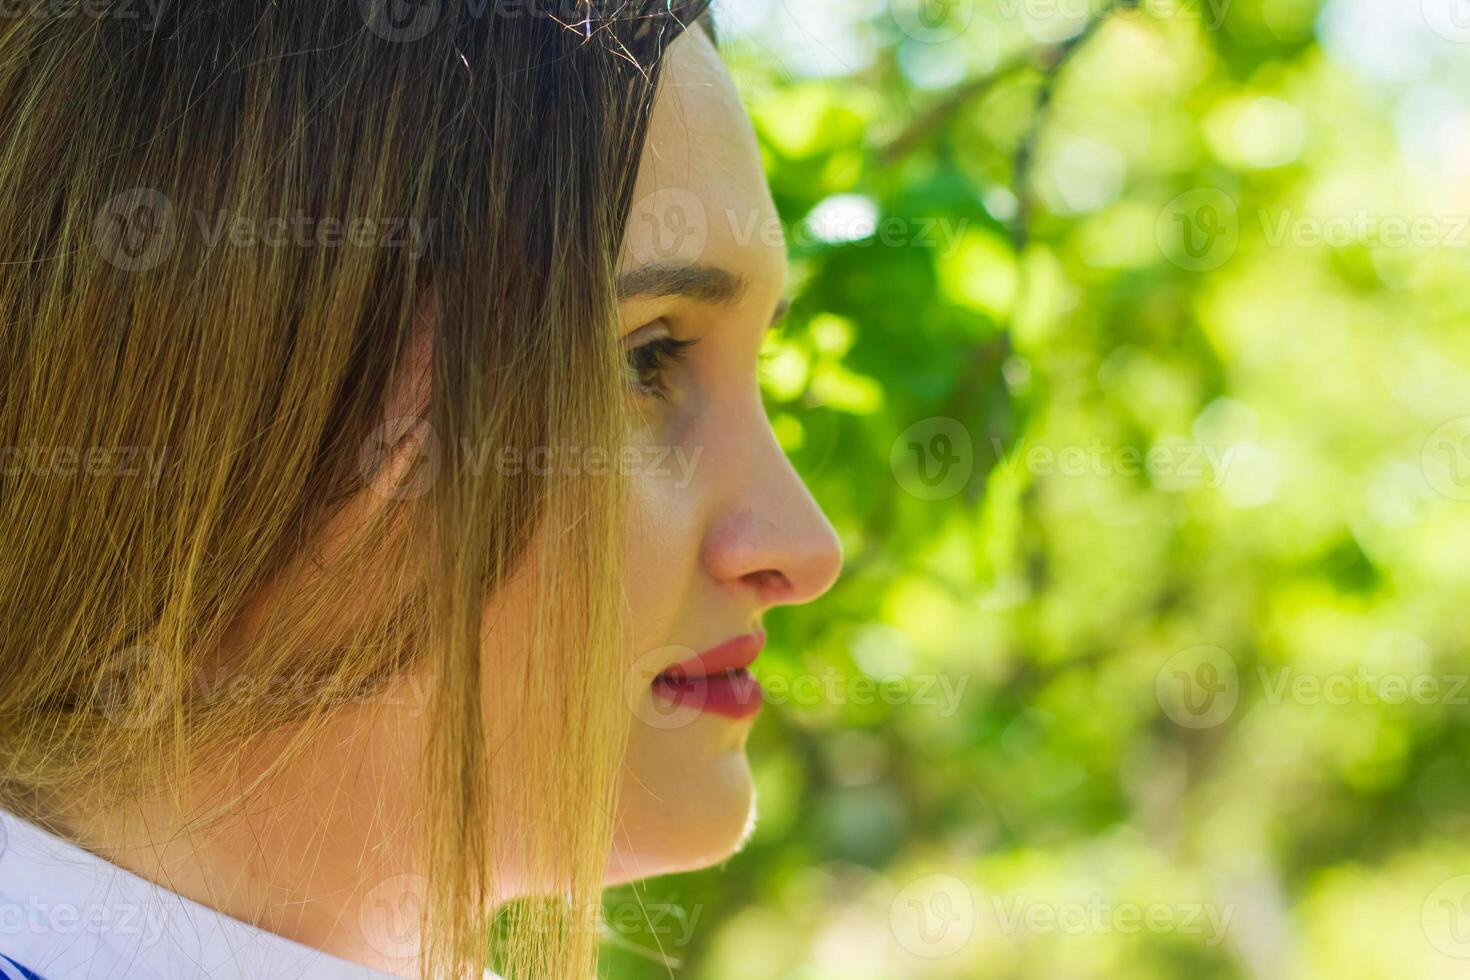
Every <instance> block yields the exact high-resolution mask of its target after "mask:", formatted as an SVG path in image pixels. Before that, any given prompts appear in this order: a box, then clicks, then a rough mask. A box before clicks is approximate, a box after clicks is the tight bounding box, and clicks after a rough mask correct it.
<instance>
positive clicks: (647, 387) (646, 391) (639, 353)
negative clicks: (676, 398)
mask: <svg viewBox="0 0 1470 980" xmlns="http://www.w3.org/2000/svg"><path fill="white" fill-rule="evenodd" d="M697 343H699V341H697V340H677V339H675V338H673V337H669V336H663V337H657V338H655V339H653V340H650V341H648V342H647V343H645V344H639V345H638V346H637V347H633V348H630V349H629V350H628V386H629V387H630V388H632V389H633V390H634V391H635V392H637V393H638V394H640V395H649V396H651V397H654V398H667V397H668V393H669V389H668V384H667V379H666V378H665V376H664V374H665V372H666V371H667V370H668V369H669V368H670V367H672V366H673V365H674V364H676V363H678V362H679V361H681V360H683V359H684V357H685V356H686V355H687V354H688V353H689V348H691V347H693V346H694V345H695V344H697Z"/></svg>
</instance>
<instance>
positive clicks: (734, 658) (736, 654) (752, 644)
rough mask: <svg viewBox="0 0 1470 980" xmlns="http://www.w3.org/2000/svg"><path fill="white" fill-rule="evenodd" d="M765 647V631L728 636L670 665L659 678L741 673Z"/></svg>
mask: <svg viewBox="0 0 1470 980" xmlns="http://www.w3.org/2000/svg"><path fill="white" fill-rule="evenodd" d="M765 645H766V634H765V631H764V630H752V631H751V632H749V633H742V634H740V635H739V636H735V637H731V638H730V639H728V640H726V641H725V642H723V643H721V644H719V645H717V646H712V647H710V648H709V649H708V650H705V651H704V652H703V653H696V654H695V655H694V656H692V657H690V658H689V659H688V660H681V661H679V662H678V663H676V664H670V665H669V666H668V667H665V668H664V669H663V671H662V672H661V673H660V674H659V676H660V677H663V676H665V675H673V676H675V677H682V678H690V677H709V676H710V675H712V674H721V673H724V672H726V671H730V670H744V669H745V668H746V667H749V666H750V665H751V664H752V663H753V662H754V661H755V658H756V657H758V656H760V652H761V648H762V647H764V646H765Z"/></svg>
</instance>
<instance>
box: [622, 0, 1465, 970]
mask: <svg viewBox="0 0 1470 980" xmlns="http://www.w3.org/2000/svg"><path fill="white" fill-rule="evenodd" d="M1438 2H1439V0H1425V2H1424V4H1423V5H1422V6H1423V8H1424V9H1423V11H1422V12H1421V11H1420V10H1419V9H1418V8H1419V7H1420V6H1421V5H1420V4H1419V3H1417V2H1415V3H1408V4H1383V3H1375V2H1374V0H1330V2H1319V0H1172V2H1164V0H1156V2H1139V3H1136V4H1122V5H1119V9H1116V10H1114V11H1113V12H1112V13H1111V14H1109V15H1108V16H1107V17H1106V18H1105V21H1106V22H1104V23H1101V24H1100V26H1096V29H1095V30H1092V31H1091V33H1090V34H1089V33H1087V25H1088V23H1089V22H1090V20H1095V19H1096V15H1097V12H1098V11H1099V10H1101V9H1102V5H1101V4H1089V3H1085V2H1082V0H1077V2H1071V3H1069V2H1066V0H947V3H946V2H945V0H892V2H891V3H889V4H884V3H878V2H870V0H850V2H844V3H834V4H833V5H831V6H830V8H829V7H827V5H810V7H801V8H797V7H795V6H794V5H788V4H786V3H783V2H780V0H764V2H760V3H757V2H755V0H751V7H752V9H750V10H744V11H743V12H735V11H733V9H732V10H731V11H729V12H728V19H729V20H730V21H732V22H733V26H734V29H733V30H729V31H727V32H726V33H727V35H729V38H730V40H729V42H728V59H729V61H730V63H731V65H732V68H733V70H734V71H735V73H736V75H737V79H738V81H739V82H740V84H741V86H742V89H743V90H744V91H745V93H746V96H747V98H748V101H749V104H750V108H751V113H752V117H753V119H754V121H755V124H756V128H757V131H758V134H759V136H760V138H761V142H762V147H763V152H764V154H765V157H766V162H767V165H768V169H769V172H770V175H771V184H772V188H773V192H774V194H775V198H776V201H777V204H778V207H779V209H780V211H781V214H782V217H783V221H784V222H785V223H786V224H787V226H788V229H794V230H798V231H800V230H802V229H805V231H806V232H807V233H805V234H796V235H793V236H791V237H792V239H793V244H792V260H793V268H792V295H793V306H792V310H791V313H790V315H789V316H788V318H787V322H786V324H785V325H784V327H783V329H782V330H781V331H780V334H779V336H778V337H775V338H774V339H773V340H772V342H771V344H770V347H769V350H768V352H767V356H766V358H765V361H764V364H763V368H762V370H763V372H764V377H765V387H766V395H767V401H768V406H769V409H770V412H771V415H772V418H773V422H774V425H775V427H776V431H777V433H778V436H779V437H780V439H781V441H782V444H783V445H784V446H785V447H786V448H787V450H788V451H789V452H790V453H791V455H792V457H793V459H794V461H795V463H796V465H797V467H798V469H799V470H800V471H801V472H802V474H803V475H804V476H805V477H806V479H807V480H808V482H809V483H810V485H811V486H812V488H813V491H814V493H815V495H816V496H817V498H818V499H819V500H820V501H821V502H822V504H823V506H824V507H825V508H826V509H827V511H828V513H829V515H830V516H831V517H832V519H833V522H834V524H835V525H836V526H837V527H838V529H839V531H840V533H841V535H842V537H843V540H844V543H845V547H846V550H847V557H848V564H847V571H846V573H845V574H844V577H843V580H842V581H841V582H840V583H839V585H838V586H837V587H836V588H835V589H834V591H833V592H832V593H831V594H830V595H829V596H827V597H826V598H824V599H823V600H822V601H821V602H819V603H818V604H816V605H814V606H811V607H807V608H801V609H793V610H787V611H782V612H780V613H778V614H775V615H773V616H772V617H771V623H770V625H771V631H772V632H771V636H772V642H771V648H770V650H769V651H768V653H767V654H766V655H765V656H764V657H763V659H762V662H761V664H760V665H759V666H760V668H761V672H762V677H763V679H766V680H770V681H774V682H776V683H775V685H774V686H775V687H776V688H778V689H779V690H781V691H783V692H786V693H787V694H788V695H790V696H788V697H787V698H786V700H785V702H784V703H780V704H773V705H772V706H771V708H770V710H768V711H767V712H766V714H765V715H764V716H763V718H762V720H761V722H760V724H759V726H758V727H757V729H756V732H755V735H754V738H753V740H752V745H751V753H752V757H753V759H754V760H755V765H756V769H757V780H758V784H759V789H760V796H761V809H762V820H761V823H760V824H759V826H758V827H757V828H756V829H755V831H754V835H753V837H752V839H751V842H750V844H749V846H748V847H747V848H746V850H745V851H744V852H743V853H742V854H740V855H739V856H737V857H735V858H734V859H732V860H731V861H730V862H729V863H728V864H727V866H725V867H723V868H720V869H714V870H712V871H709V872H705V873H700V874H696V875H686V876H680V877H677V878H672V879H665V880H659V881H654V882H649V883H645V884H644V885H641V886H638V887H637V888H636V889H623V890H620V891H619V892H618V893H617V894H614V895H612V896H610V901H612V902H618V901H626V900H627V897H628V893H630V892H635V891H636V893H637V894H638V895H639V896H641V898H640V900H642V901H657V902H666V903H670V904H674V905H677V906H679V907H681V908H683V909H685V910H699V912H700V913H701V915H700V918H699V920H698V923H699V924H698V927H697V928H696V929H694V930H692V931H691V933H690V936H689V940H688V942H687V944H684V945H682V946H680V947H679V948H678V949H673V950H670V949H668V948H667V945H668V944H667V943H664V944H663V945H664V946H665V952H668V953H670V954H671V955H672V956H674V957H675V958H677V959H678V960H679V961H681V962H682V963H684V964H685V966H683V967H682V968H680V969H679V970H676V971H675V973H676V975H682V976H687V977H691V978H699V980H706V978H708V980H723V978H728V977H741V978H742V980H766V978H770V980H776V978H782V980H827V978H833V980H838V978H840V980H853V978H864V977H872V978H882V980H898V978H908V977H925V978H929V977H952V978H957V980H959V978H963V980H979V978H990V977H996V978H1001V977H1028V978H1029V977H1059V976H1065V977H1073V978H1082V977H1099V978H1104V977H1119V976H1126V977H1130V978H1132V977H1139V978H1148V977H1183V976H1188V977H1253V976H1261V977H1272V978H1276V977H1301V978H1308V977H1320V976H1332V977H1336V978H1360V977H1361V978H1378V977H1401V976H1424V977H1429V976H1444V977H1450V976H1463V975H1465V974H1466V972H1467V971H1470V915H1467V914H1465V910H1466V909H1467V908H1470V906H1467V905H1466V898H1467V897H1470V878H1465V879H1462V878H1460V877H1458V876H1460V875H1462V874H1464V873H1465V872H1466V871H1470V863H1467V860H1466V858H1467V854H1470V846H1467V841H1470V775H1467V772H1466V760H1467V757H1470V718H1467V704H1470V684H1467V683H1466V682H1465V681H1466V676H1467V674H1470V658H1467V656H1466V652H1467V651H1466V636H1467V635H1470V604H1467V603H1466V601H1465V596H1466V595H1467V594H1470V589H1467V586H1470V562H1467V561H1466V556H1467V555H1470V423H1467V422H1463V421H1462V420H1464V419H1466V417H1470V332H1467V331H1465V330H1464V329H1463V326H1464V321H1465V317H1466V313H1467V311H1470V298H1467V297H1470V292H1467V290H1465V288H1464V284H1465V283H1466V281H1467V279H1466V273H1467V271H1470V261H1467V256H1470V231H1465V230H1463V229H1462V228H1461V227H1460V226H1461V224H1464V225H1465V226H1466V227H1470V220H1466V219H1465V218H1464V216H1465V215H1466V214H1470V190H1467V188H1470V181H1467V180H1466V179H1465V178H1466V177H1467V176H1470V165H1467V156H1470V154H1467V150H1466V148H1467V147H1470V100H1467V99H1466V98H1465V97H1464V96H1463V94H1462V93H1463V92H1464V91H1466V90H1465V88H1464V85H1463V83H1464V82H1465V81H1466V80H1467V75H1470V45H1466V44H1464V43H1459V42H1458V41H1457V40H1455V35H1453V33H1452V32H1449V31H1448V30H1447V29H1446V28H1445V26H1444V25H1445V23H1448V22H1447V21H1444V19H1443V18H1442V17H1439V15H1438V14H1436V13H1435V10H1437V9H1438V8H1434V4H1435V3H1438ZM818 8H821V9H818ZM1390 8H1392V9H1390ZM1431 8H1434V9H1431ZM1084 37H1085V41H1083V40H1080V39H1082V38H1084ZM885 223H886V224H885ZM885 227H886V229H887V230H886V232H885ZM1416 228H1417V229H1418V231H1417V232H1416V231H1415V229H1416ZM946 419H952V420H955V422H956V423H957V424H958V425H960V426H961V427H962V428H963V430H964V434H965V435H967V436H968V449H966V450H965V451H964V453H960V451H959V450H958V449H957V448H956V447H958V446H960V445H961V442H960V441H959V440H956V439H954V438H947V439H937V437H938V436H941V435H944V434H945V433H946V432H948V431H949V430H946V429H945V428H944V426H945V425H947V424H948V423H943V422H942V420H946ZM936 420H941V421H936ZM949 434H950V435H953V433H952V432H951V433H949ZM960 456H964V457H965V458H963V459H961V458H959V457H960ZM946 464H952V465H953V466H963V467H964V468H965V469H964V473H963V474H962V477H961V478H960V479H958V480H955V479H953V478H952V476H951V474H952V473H953V472H956V471H954V470H947V471H945V470H943V467H944V466H945V465H946ZM925 479H928V480H929V481H930V482H929V483H925V482H923V481H924V480H925ZM915 480H918V481H920V482H919V483H915V482H913V481H915ZM945 481H948V482H945ZM951 482H952V483H954V484H955V485H954V486H953V487H952V488H950V487H949V483H951ZM906 485H907V486H908V489H906ZM925 486H931V487H941V488H942V489H943V490H944V494H943V495H942V496H939V497H938V498H937V499H936V497H935V494H934V493H929V492H927V491H925V490H924V489H923V488H924V487H925ZM1199 649H1208V650H1211V651H1218V653H1209V654H1207V655H1203V654H1198V653H1196V652H1194V651H1197V650H1199ZM1206 668H1209V669H1206ZM824 678H825V679H826V680H823V679H824ZM803 681H807V682H810V684H811V691H812V692H814V693H812V694H811V695H810V696H796V692H797V691H799V690H800V689H801V684H802V682H803ZM862 692H872V693H871V696H865V695H863V694H862ZM885 692H886V693H885ZM946 692H948V693H946ZM1222 699H1223V700H1222ZM1191 706H1193V707H1191ZM1191 711H1194V712H1197V713H1195V714H1189V712H1191ZM1181 712H1184V713H1183V714H1181ZM1181 720H1182V721H1183V722H1185V723H1181ZM935 876H940V877H937V878H936V877H935ZM966 903H968V904H966ZM1212 915H1213V916H1214V921H1216V922H1223V923H1224V925H1223V926H1221V927H1220V928H1219V929H1217V930H1214V931H1212V930H1211V928H1210V927H1209V925H1208V923H1209V922H1210V921H1211V916H1212ZM1462 920H1463V921H1462ZM962 926H963V927H967V928H968V932H967V933H965V936H964V937H963V939H962V941H959V942H958V943H956V942H955V941H953V940H954V937H956V936H959V935H960V933H959V932H957V931H955V930H959V929H961V927H962ZM628 931H629V932H630V933H633V934H630V935H620V936H619V939H620V942H618V943H616V944H613V945H614V946H615V947H617V948H612V949H610V953H609V969H610V973H611V975H612V976H615V977H620V978H622V977H663V976H668V975H669V967H667V966H666V965H663V964H662V963H661V962H660V961H659V960H658V959H657V957H654V958H649V957H647V956H645V955H641V954H634V953H630V952H628V951H627V950H626V949H624V948H622V947H626V946H628V945H630V944H631V945H635V946H642V947H644V948H650V947H652V946H657V945H659V943H658V942H657V941H656V940H658V939H659V937H658V936H656V935H641V936H640V935H637V934H636V933H637V932H638V930H636V929H631V930H628ZM925 937H927V938H925Z"/></svg>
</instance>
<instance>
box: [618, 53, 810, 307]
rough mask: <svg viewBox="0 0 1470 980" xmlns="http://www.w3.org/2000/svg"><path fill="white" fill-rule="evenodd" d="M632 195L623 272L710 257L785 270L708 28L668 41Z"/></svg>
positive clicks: (745, 125)
mask: <svg viewBox="0 0 1470 980" xmlns="http://www.w3.org/2000/svg"><path fill="white" fill-rule="evenodd" d="M633 202H634V203H633V209H632V212H631V214H630V215H629V222H628V230H627V235H626V240H625V243H624V249H623V255H622V258H621V263H620V265H621V269H622V270H624V271H626V270H628V269H631V268H635V267H638V266H643V265H650V264H705V265H716V266H721V267H725V268H729V269H731V270H732V271H735V272H737V273H739V274H740V275H741V276H742V278H750V279H754V280H761V279H766V278H769V277H771V276H772V275H774V276H776V278H778V279H779V278H780V276H781V275H782V273H783V271H784V268H785V264H786V247H785V240H784V237H783V236H782V235H781V230H780V224H779V221H778V219H777V216H776V211H775V206H774V205H773V204H772V202H771V195H770V190H769V188H768V187H767V185H766V178H765V173H764V171H763V170H762V167H761V157H760V150H759V148H758V146H757V143H756V139H755V133H754V131H753V129H752V128H751V124H750V120H749V118H748V117H747V116H746V113H745V108H744V106H743V105H741V103H740V98H739V95H738V94H737V93H736V90H735V85H734V82H733V81H732V80H731V78H730V73H729V72H728V71H727V70H726V68H725V65H724V63H723V61H721V59H720V56H719V53H718V51H716V49H715V46H714V44H713V43H712V42H711V41H710V39H709V37H708V36H707V35H706V34H705V32H704V31H701V30H691V31H689V32H687V33H685V34H683V35H681V36H680V37H679V39H678V40H676V41H675V42H674V43H673V44H672V45H671V46H670V48H669V51H668V54H667V56H666V60H665V63H664V70H663V75H662V78H661V81H660V85H659V92H658V96H657V98H656V99H655V102H654V108H653V114H652V117H651V119H650V123H649V131H648V141H647V143H646V144H645V146H644V149H643V157H642V162H641V164H640V166H639V170H638V179H637V183H636V186H635V189H634V195H633Z"/></svg>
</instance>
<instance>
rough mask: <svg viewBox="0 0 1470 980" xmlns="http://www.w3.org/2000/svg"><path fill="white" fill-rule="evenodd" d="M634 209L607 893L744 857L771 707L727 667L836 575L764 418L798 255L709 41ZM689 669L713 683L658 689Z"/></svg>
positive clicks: (677, 64)
mask: <svg viewBox="0 0 1470 980" xmlns="http://www.w3.org/2000/svg"><path fill="white" fill-rule="evenodd" d="M634 202H635V203H634V206H633V211H632V214H631V215H630V217H629V222H628V228H627V234H626V238H625V242H624V249H623V255H622V258H621V262H620V270H619V272H620V275H619V287H620V288H619V292H620V295H621V297H622V302H621V314H622V326H623V331H624V345H625V348H627V349H628V350H629V351H630V370H631V371H632V372H633V374H634V377H633V379H632V383H633V387H634V392H633V394H632V395H631V396H630V397H632V398H634V399H636V401H637V404H638V409H639V411H638V413H637V414H638V417H639V422H638V424H637V425H636V427H635V434H634V440H633V445H634V447H636V448H637V449H639V450H640V452H639V453H638V454H637V455H638V458H639V459H640V460H641V462H642V463H643V464H645V465H640V466H639V467H638V469H639V472H637V474H636V475H635V476H634V478H633V492H632V496H631V502H630V512H629V514H628V525H627V527H628V544H627V566H626V567H627V569H628V600H629V604H630V610H631V614H632V615H631V620H632V624H633V630H634V634H633V637H632V652H633V654H634V658H635V662H634V663H633V664H632V666H631V667H630V679H629V684H628V691H627V695H628V700H629V705H630V707H631V708H632V710H633V712H634V714H635V716H636V718H635V722H634V727H633V734H632V743H631V746H630V751H629V754H628V757H627V765H626V769H625V776H624V781H623V783H624V784H623V794H622V799H623V814H622V818H623V819H622V828H621V832H620V834H619V837H618V840H617V850H616V851H615V854H614V865H613V868H612V876H613V877H614V878H615V879H627V878H636V877H639V876H642V875H647V874H652V873H661V872H665V871H671V870H679V869H685V868H690V867H698V866H701V865H704V864H709V863H712V862H715V861H718V860H720V859H722V858H724V857H725V856H727V855H728V854H729V853H730V852H731V851H732V850H733V849H734V848H735V847H736V846H738V844H739V842H740V840H741V837H742V835H743V834H744V832H745V830H746V828H747V825H748V823H749V819H750V815H751V802H752V787H751V781H750V772H749V768H748V765H747V762H746V758H745V740H746V736H747V734H748V733H749V731H750V728H751V725H752V723H753V721H754V715H755V712H756V711H758V710H759V705H760V700H759V698H760V695H759V689H758V688H755V687H754V686H753V682H750V681H749V680H748V675H746V674H744V673H743V672H741V671H738V670H737V671H736V672H735V673H734V674H733V675H731V674H724V675H722V674H721V668H730V667H737V668H738V667H739V666H740V665H741V664H743V663H745V662H747V661H748V660H749V659H750V658H751V657H753V656H754V655H755V654H756V653H757V652H758V650H759V639H760V623H761V616H762V614H763V613H764V612H765V611H766V610H767V609H770V608H771V607H773V606H777V605H782V604H790V603H802V602H808V601H810V600H812V599H814V598H816V597H817V596H819V595H821V594H822V593H823V592H825V591H826V590H827V588H828V587H829V586H831V584H832V582H833V580H834V579H836V577H837V573H838V570H839V568H840V566H841V550H840V546H839V544H838V541H837V537H836V534H835V533H834V531H833V529H832V527H831V525H830V524H829V523H828V522H827V519H826V518H825V516H824V515H823V514H822V512H821V510H820V509H819V508H818V506H817V505H816V503H815V502H814V501H813V500H812V497H811V495H810V494H809V493H808V492H807V489H806V487H805V486H804V485H803V484H802V482H801V480H800V478H799V477H798V476H797V475H796V473H795V471H794V470H793V469H792V467H791V464H790V463H789V461H788V460H787V459H786V456H785V455H784V453H783V452H782V450H781V448H780V446H779V445H778V443H777V442H776V439H775V436H774V434H773V432H772V431H771V428H770V425H769V423H768V422H767V419H766V415H765V410H764V407H763V405H762V402H761V394H760V388H759V383H758V378H757V366H758V363H759V361H758V357H759V353H760V349H761V346H762V342H763V339H764V337H765V335H766V331H767V330H768V329H769V328H770V326H771V325H772V324H773V322H774V321H775V320H776V319H777V318H778V317H779V315H780V314H781V312H782V310H783V306H784V304H783V299H782V296H783V289H784V281H785V270H786V262H787V259H786V249H785V244H784V240H783V239H781V237H780V236H779V235H777V234H773V230H774V229H779V227H780V225H779V221H778V217H777V214H776V211H775V207H774V205H773V204H772V201H771V195H770V192H769V190H768V188H767V185H766V179H765V175H764V173H763V171H762V167H761V160H760V154H759V151H758V149H757V146H756V141H755V136H754V133H753V132H752V129H751V126H750V123H749V121H748V120H747V118H746V114H745V110H744V108H743V107H742V106H741V104H740V100H739V98H738V96H737V95H736V93H735V89H734V86H733V84H732V82H731V79H730V76H729V73H728V72H727V71H726V69H725V67H724V65H723V63H722V62H721V60H720V58H719V55H718V53H717V51H716V49H715V47H714V45H713V43H711V41H710V39H709V38H708V37H707V36H706V34H705V33H704V32H703V31H702V30H698V29H695V30H691V31H689V32H688V33H687V34H685V35H684V36H683V37H681V38H680V39H679V40H678V41H676V42H675V43H674V44H673V46H672V47H671V48H670V51H669V55H668V60H667V62H666V68H665V75H664V77H663V80H662V83H661V86H660V92H659V96H658V99H657V101H656V103H655V107H654V112H653V117H652V123H651V129H650V132H649V137H648V142H647V145H646V146H645V148H644V153H643V160H642V165H641V167H640V169H639V175H638V182H637V188H636V190H635V193H634ZM700 655H702V657H701V656H700ZM692 657H699V658H700V659H701V660H702V661H703V664H702V666H700V667H694V666H692V665H691V666H690V667H688V668H686V669H685V670H684V671H683V673H682V676H681V675H680V674H678V673H675V674H665V675H664V676H663V677H661V678H655V677H654V676H653V675H657V674H658V673H659V672H660V671H664V670H665V669H666V668H668V667H670V666H671V665H673V664H675V663H680V662H686V661H688V660H689V659H690V658H692ZM706 672H707V673H708V675H709V676H708V678H707V679H705V678H700V677H697V676H694V675H698V674H701V673H706Z"/></svg>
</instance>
